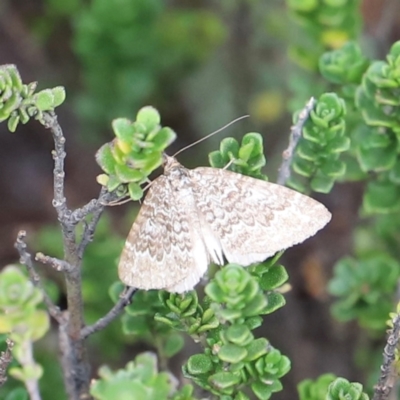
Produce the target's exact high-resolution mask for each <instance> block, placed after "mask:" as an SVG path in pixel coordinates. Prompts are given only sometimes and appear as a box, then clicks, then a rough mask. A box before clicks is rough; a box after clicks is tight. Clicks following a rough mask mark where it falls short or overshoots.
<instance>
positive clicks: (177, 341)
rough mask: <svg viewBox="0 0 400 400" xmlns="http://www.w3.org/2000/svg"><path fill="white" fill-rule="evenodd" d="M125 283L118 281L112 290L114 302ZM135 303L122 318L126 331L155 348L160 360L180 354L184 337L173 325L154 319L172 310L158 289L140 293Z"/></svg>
mask: <svg viewBox="0 0 400 400" xmlns="http://www.w3.org/2000/svg"><path fill="white" fill-rule="evenodd" d="M123 287H124V286H123V285H122V283H121V282H115V283H114V284H113V285H112V286H111V288H110V295H111V298H112V299H113V301H114V302H117V301H118V298H119V295H120V294H121V292H122V290H123ZM134 298H135V300H134V301H133V302H132V303H131V304H130V305H129V306H127V307H125V313H124V315H123V317H122V330H123V333H124V334H125V335H127V336H128V337H129V338H130V339H131V340H134V341H141V342H145V343H147V344H149V345H150V346H154V347H155V348H156V349H157V353H158V355H159V357H160V358H161V359H162V360H163V362H166V359H168V358H171V357H172V356H174V355H175V354H177V353H178V352H179V351H180V350H181V349H182V347H183V345H184V343H183V338H182V336H181V334H179V333H178V332H176V330H174V329H171V327H170V326H168V325H166V324H164V323H162V322H159V321H158V320H157V318H155V317H154V316H155V315H156V316H157V315H158V313H161V314H165V313H166V312H167V311H168V310H167V308H166V307H165V306H164V305H163V303H162V302H161V301H160V299H159V293H158V291H156V290H149V291H145V290H139V291H138V292H137V293H135V297H134Z"/></svg>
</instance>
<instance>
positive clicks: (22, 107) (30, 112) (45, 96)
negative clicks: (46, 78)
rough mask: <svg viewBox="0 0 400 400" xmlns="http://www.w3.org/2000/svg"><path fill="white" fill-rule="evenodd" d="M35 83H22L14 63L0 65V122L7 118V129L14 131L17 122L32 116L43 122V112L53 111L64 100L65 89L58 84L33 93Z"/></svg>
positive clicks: (24, 121) (23, 121)
mask: <svg viewBox="0 0 400 400" xmlns="http://www.w3.org/2000/svg"><path fill="white" fill-rule="evenodd" d="M36 86H37V83H36V82H32V83H29V84H24V83H22V80H21V77H20V75H19V72H18V70H17V68H16V66H15V65H12V64H6V65H2V66H0V122H2V121H6V120H8V122H7V123H8V129H9V130H10V131H11V132H15V130H16V129H17V126H18V124H19V123H20V122H21V123H22V124H26V123H27V122H28V121H29V120H30V118H32V117H34V118H35V119H37V120H38V121H39V122H40V123H41V124H44V119H43V113H44V112H48V111H54V109H55V108H56V107H58V106H59V105H60V104H62V103H63V102H64V100H65V90H64V88H63V87H61V86H58V87H55V88H53V89H45V90H42V91H40V92H37V93H35V90H36Z"/></svg>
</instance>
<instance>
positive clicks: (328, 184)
mask: <svg viewBox="0 0 400 400" xmlns="http://www.w3.org/2000/svg"><path fill="white" fill-rule="evenodd" d="M334 183H335V180H334V179H332V178H329V177H327V176H323V175H322V174H321V175H319V176H315V177H314V178H313V179H312V180H311V183H310V186H311V189H312V190H314V191H315V192H319V193H329V192H330V191H331V189H332V187H333V185H334Z"/></svg>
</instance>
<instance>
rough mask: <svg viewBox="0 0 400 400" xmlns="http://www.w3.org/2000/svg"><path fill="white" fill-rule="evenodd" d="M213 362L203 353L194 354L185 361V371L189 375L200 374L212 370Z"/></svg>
mask: <svg viewBox="0 0 400 400" xmlns="http://www.w3.org/2000/svg"><path fill="white" fill-rule="evenodd" d="M212 369H213V363H212V361H211V358H210V357H209V356H207V355H205V354H195V355H193V356H190V357H189V359H188V361H187V371H188V372H189V374H191V375H202V374H207V373H208V372H210V371H212Z"/></svg>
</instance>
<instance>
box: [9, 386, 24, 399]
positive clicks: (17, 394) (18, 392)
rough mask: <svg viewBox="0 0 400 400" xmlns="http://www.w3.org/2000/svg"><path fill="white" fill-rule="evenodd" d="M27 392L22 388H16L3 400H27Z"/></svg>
mask: <svg viewBox="0 0 400 400" xmlns="http://www.w3.org/2000/svg"><path fill="white" fill-rule="evenodd" d="M28 399H29V396H28V392H27V391H26V390H25V389H23V388H16V389H14V390H12V391H11V392H10V393H8V394H7V396H6V397H5V399H4V400H28Z"/></svg>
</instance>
